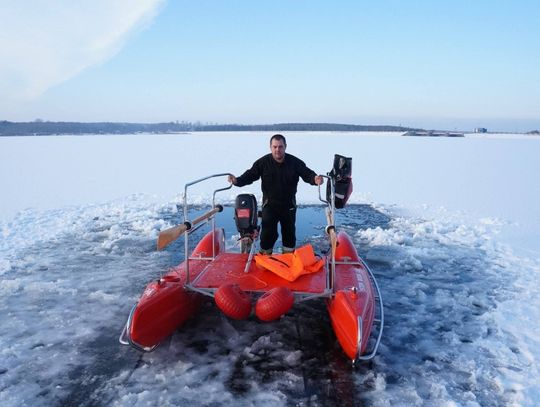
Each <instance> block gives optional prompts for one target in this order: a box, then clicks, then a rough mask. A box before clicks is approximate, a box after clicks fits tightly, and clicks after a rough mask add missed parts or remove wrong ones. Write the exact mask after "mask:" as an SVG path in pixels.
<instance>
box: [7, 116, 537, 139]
mask: <svg viewBox="0 0 540 407" xmlns="http://www.w3.org/2000/svg"><path fill="white" fill-rule="evenodd" d="M212 131H215V132H218V131H220V132H227V131H231V132H232V131H234V132H240V131H265V132H276V133H277V132H286V131H321V132H323V131H326V132H328V131H341V132H368V131H369V132H396V133H404V135H408V136H447V137H461V136H463V134H469V133H475V131H473V130H470V131H448V130H444V129H437V130H434V129H428V130H425V129H420V128H412V127H403V126H391V125H362V124H343V123H277V124H215V123H200V122H195V123H192V122H185V121H182V122H178V121H175V122H166V123H120V122H96V123H86V122H51V121H43V120H36V121H33V122H10V121H7V120H3V121H0V137H2V136H4V137H13V136H53V135H96V134H141V133H143V134H185V133H193V132H212ZM486 133H492V132H487V131H486V132H485V133H484V134H486ZM495 133H497V134H504V133H508V134H526V135H540V131H538V130H533V131H529V132H520V133H516V132H498V131H496V132H495Z"/></svg>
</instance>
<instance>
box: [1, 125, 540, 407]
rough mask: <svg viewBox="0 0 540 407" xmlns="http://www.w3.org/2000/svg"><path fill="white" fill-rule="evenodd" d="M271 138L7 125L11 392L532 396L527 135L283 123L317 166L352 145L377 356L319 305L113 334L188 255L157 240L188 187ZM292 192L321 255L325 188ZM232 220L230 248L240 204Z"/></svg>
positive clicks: (281, 397)
mask: <svg viewBox="0 0 540 407" xmlns="http://www.w3.org/2000/svg"><path fill="white" fill-rule="evenodd" d="M270 135H271V134H262V133H232V134H231V133H197V134H174V135H173V134H171V135H133V136H115V135H99V136H97V135H96V136H77V137H75V136H56V137H13V138H1V137H0V171H1V174H2V177H1V179H0V191H2V200H0V231H1V234H0V315H1V316H0V323H1V326H2V332H1V333H0V355H1V357H0V404H1V405H7V406H18V405H23V404H28V405H47V406H50V405H62V404H64V405H65V404H77V405H125V406H128V405H143V404H153V405H157V404H160V405H183V404H186V403H191V404H193V405H220V404H231V403H238V404H241V405H255V404H256V405H259V404H263V405H264V404H265V403H266V404H270V405H287V404H295V405H327V404H336V403H342V404H349V405H361V404H367V405H381V406H386V405H471V406H474V405H482V406H483V405H526V406H534V405H538V403H539V402H540V393H539V390H538V386H537V383H538V382H539V381H540V372H539V371H538V367H537V366H538V363H537V361H538V358H539V357H540V328H539V326H538V323H537V322H536V321H537V320H538V316H539V312H538V309H540V300H539V298H540V295H539V294H540V292H539V291H540V290H539V287H538V283H537V281H538V277H539V272H540V260H539V257H540V244H539V242H540V211H539V210H538V208H539V207H540V188H538V181H537V179H536V178H537V174H539V173H540V160H538V157H539V156H540V138H539V137H533V136H531V137H525V136H517V135H490V136H472V135H471V136H468V137H465V138H416V137H400V136H398V135H395V134H390V133H389V134H374V133H303V132H299V133H294V132H290V133H286V134H285V135H286V136H287V141H288V150H287V152H289V153H291V154H294V155H297V156H299V157H300V158H302V159H303V160H304V161H305V162H306V163H307V164H308V166H310V167H311V168H313V169H314V170H315V171H316V172H319V173H325V172H327V171H328V170H330V168H331V164H332V160H333V154H334V153H339V154H343V155H347V156H351V157H353V179H354V186H355V192H354V194H353V197H352V201H351V203H352V205H350V206H349V207H348V208H346V209H345V210H343V211H342V212H340V215H339V222H340V225H341V227H342V228H344V229H345V230H347V231H348V232H349V233H350V234H351V235H352V236H353V238H354V240H355V243H356V244H357V247H358V249H359V253H360V255H361V256H362V257H364V258H365V259H366V261H367V262H368V264H369V265H370V267H371V268H372V270H373V271H374V272H375V274H376V276H377V278H378V281H379V285H380V286H381V290H382V294H383V298H384V299H385V313H386V317H387V326H386V328H385V336H384V337H383V342H382V344H381V349H380V354H379V355H378V356H377V357H376V359H375V360H374V361H373V363H371V364H369V365H364V366H360V367H358V368H356V369H352V368H351V367H350V365H349V364H348V363H347V361H346V360H345V358H344V357H343V355H342V353H341V352H340V349H339V347H338V346H337V345H336V343H335V338H334V337H333V333H332V331H331V328H330V326H329V321H328V318H327V316H326V311H325V309H324V307H323V306H317V305H309V306H307V305H302V306H301V307H299V308H295V310H294V311H293V312H291V313H290V314H287V316H286V317H284V318H283V319H282V320H281V321H279V322H277V323H273V324H262V323H258V322H257V321H256V320H255V319H250V320H247V321H240V322H238V321H231V320H228V319H227V318H225V317H223V316H222V315H221V314H220V313H219V312H217V311H216V310H215V307H213V306H212V305H211V304H207V305H205V306H204V307H203V310H202V312H201V314H200V315H199V318H197V319H196V320H194V321H191V322H190V323H189V324H187V325H186V327H185V329H182V330H181V331H179V332H177V333H176V334H175V335H173V337H172V338H171V339H170V340H169V341H168V342H167V343H165V344H163V345H162V346H161V347H160V348H158V350H157V351H156V352H154V353H152V354H145V355H139V354H138V353H137V352H136V351H134V350H131V349H127V348H123V347H120V345H119V344H118V342H117V338H118V335H119V333H120V331H121V329H122V325H123V324H124V323H125V319H126V317H127V314H128V312H129V310H130V308H131V306H132V305H133V304H134V303H135V301H137V298H138V296H139V295H140V293H141V292H142V289H143V288H144V286H145V284H146V282H148V281H149V280H151V279H152V278H156V277H157V276H159V275H160V273H162V272H164V271H166V270H167V268H168V267H169V266H172V265H174V264H175V263H177V262H178V261H180V259H181V257H182V256H181V250H182V248H181V247H180V246H181V245H173V246H172V247H171V248H169V249H168V250H166V251H164V252H160V253H157V252H155V250H154V247H155V238H156V237H157V234H158V233H159V230H161V229H164V228H166V227H168V226H170V225H172V224H175V223H177V222H179V221H181V217H180V214H179V213H178V207H177V204H178V203H180V198H181V193H182V192H183V185H184V184H185V183H186V182H189V181H192V180H194V179H197V178H200V177H202V176H204V175H208V174H211V173H221V172H232V173H234V174H236V175H239V174H240V173H241V172H242V171H243V170H245V169H246V168H248V167H249V166H250V165H251V163H252V162H253V161H254V160H255V159H256V158H258V157H259V156H261V155H263V154H265V153H266V152H267V150H268V139H269V137H270ZM258 189H259V185H258V184H255V185H254V186H253V187H251V188H241V189H238V188H237V189H233V190H231V191H227V192H226V193H225V195H224V196H222V198H220V199H222V200H223V202H224V203H228V202H231V201H232V199H233V197H234V195H235V194H236V193H239V192H241V191H253V192H256V193H258ZM208 195H209V191H205V190H201V191H198V192H197V194H196V197H197V200H198V201H199V202H200V203H201V204H202V203H204V202H206V200H207V198H208ZM298 201H299V202H300V203H301V204H302V205H303V207H302V209H301V213H300V214H299V219H298V226H299V232H300V233H299V234H300V238H301V239H303V240H305V241H312V242H314V243H315V244H318V245H320V247H319V248H320V249H321V250H323V249H324V243H322V242H321V238H320V236H321V234H322V229H321V227H320V224H322V223H324V216H323V214H322V212H321V209H320V207H319V206H316V205H314V204H316V202H317V194H316V189H314V188H313V187H311V186H307V185H302V186H301V187H300V188H299V194H298ZM319 218H320V224H319V223H318V222H317V220H318V219H319ZM223 222H225V225H226V228H227V236H228V237H229V240H228V243H229V244H230V245H233V244H234V238H233V235H234V231H233V230H232V229H233V224H232V220H231V214H230V209H228V210H227V211H226V212H225V214H224V215H223Z"/></svg>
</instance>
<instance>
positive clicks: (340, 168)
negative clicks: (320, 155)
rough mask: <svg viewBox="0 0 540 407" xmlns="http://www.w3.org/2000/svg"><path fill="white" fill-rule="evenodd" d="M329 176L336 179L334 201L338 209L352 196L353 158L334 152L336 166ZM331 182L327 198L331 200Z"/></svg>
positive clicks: (327, 188)
mask: <svg viewBox="0 0 540 407" xmlns="http://www.w3.org/2000/svg"><path fill="white" fill-rule="evenodd" d="M328 176H329V177H330V178H332V179H333V180H334V185H335V187H334V202H335V204H336V209H341V208H343V207H344V206H345V204H346V203H347V200H348V199H349V197H350V196H351V193H352V189H353V185H352V158H351V157H344V156H342V155H339V154H334V166H333V167H332V171H330V172H329V173H328ZM330 199H331V189H330V183H328V184H327V186H326V200H327V201H328V202H330Z"/></svg>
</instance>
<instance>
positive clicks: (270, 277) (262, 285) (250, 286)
mask: <svg viewBox="0 0 540 407" xmlns="http://www.w3.org/2000/svg"><path fill="white" fill-rule="evenodd" d="M247 258H248V255H247V254H242V253H221V254H218V255H217V256H216V258H215V259H214V260H213V261H210V262H208V260H198V259H190V260H189V262H190V263H189V264H190V268H191V267H194V268H196V267H197V263H198V262H205V263H207V264H206V267H205V268H204V269H203V270H202V271H201V272H200V274H199V275H198V276H197V277H196V278H195V279H194V281H193V283H192V286H193V287H194V288H199V289H217V288H218V287H219V286H221V285H222V284H238V285H239V286H240V288H241V289H242V290H244V291H259V292H264V291H268V290H271V289H272V288H274V287H287V288H289V289H290V290H291V291H293V292H300V293H308V294H323V293H324V292H325V290H326V288H327V276H326V269H325V267H323V268H321V270H320V271H318V272H316V273H311V274H304V275H302V276H300V277H299V278H298V279H296V280H295V281H292V282H290V281H287V280H285V279H283V278H281V277H279V276H278V275H276V274H274V273H272V272H271V271H268V270H266V269H263V268H260V267H259V266H257V264H256V263H255V261H252V262H251V265H250V268H249V271H248V272H247V273H245V272H244V268H245V266H246V262H247Z"/></svg>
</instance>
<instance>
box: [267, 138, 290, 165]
mask: <svg viewBox="0 0 540 407" xmlns="http://www.w3.org/2000/svg"><path fill="white" fill-rule="evenodd" d="M286 149H287V140H285V137H283V136H282V135H281V134H274V135H273V136H272V138H271V139H270V152H271V153H272V158H274V160H276V161H277V162H278V163H281V162H283V160H284V159H285V150H286Z"/></svg>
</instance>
